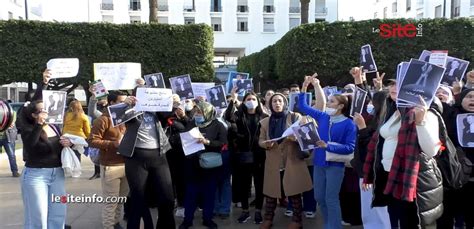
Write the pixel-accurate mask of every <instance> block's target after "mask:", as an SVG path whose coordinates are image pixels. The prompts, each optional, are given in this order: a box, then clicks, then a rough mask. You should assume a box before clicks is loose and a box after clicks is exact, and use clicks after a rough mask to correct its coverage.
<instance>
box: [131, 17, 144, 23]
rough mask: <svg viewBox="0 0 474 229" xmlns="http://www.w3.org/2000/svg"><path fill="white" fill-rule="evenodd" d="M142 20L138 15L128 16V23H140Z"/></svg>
mask: <svg viewBox="0 0 474 229" xmlns="http://www.w3.org/2000/svg"><path fill="white" fill-rule="evenodd" d="M140 22H142V19H141V18H140V16H130V23H140Z"/></svg>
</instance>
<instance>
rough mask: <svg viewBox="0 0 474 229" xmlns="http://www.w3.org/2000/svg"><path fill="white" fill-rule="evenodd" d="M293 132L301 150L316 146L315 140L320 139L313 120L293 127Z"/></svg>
mask: <svg viewBox="0 0 474 229" xmlns="http://www.w3.org/2000/svg"><path fill="white" fill-rule="evenodd" d="M293 133H294V135H295V137H296V140H297V141H298V143H299V145H300V149H301V151H306V150H312V149H314V148H316V147H317V145H316V142H317V141H319V140H320V137H319V134H318V131H317V129H316V126H315V125H314V123H313V122H308V123H306V124H304V125H300V126H295V127H293Z"/></svg>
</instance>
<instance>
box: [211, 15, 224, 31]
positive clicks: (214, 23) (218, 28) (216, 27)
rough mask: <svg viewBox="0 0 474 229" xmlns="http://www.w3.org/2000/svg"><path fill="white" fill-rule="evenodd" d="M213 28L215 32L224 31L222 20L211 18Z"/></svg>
mask: <svg viewBox="0 0 474 229" xmlns="http://www.w3.org/2000/svg"><path fill="white" fill-rule="evenodd" d="M211 27H212V28H213V29H214V31H222V18H220V17H211Z"/></svg>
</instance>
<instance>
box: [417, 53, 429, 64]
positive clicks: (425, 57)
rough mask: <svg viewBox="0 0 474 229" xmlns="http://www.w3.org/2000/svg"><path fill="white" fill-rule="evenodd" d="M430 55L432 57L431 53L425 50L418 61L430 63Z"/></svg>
mask: <svg viewBox="0 0 474 229" xmlns="http://www.w3.org/2000/svg"><path fill="white" fill-rule="evenodd" d="M430 55H431V51H428V50H423V52H421V55H420V57H419V58H418V60H421V61H424V62H430Z"/></svg>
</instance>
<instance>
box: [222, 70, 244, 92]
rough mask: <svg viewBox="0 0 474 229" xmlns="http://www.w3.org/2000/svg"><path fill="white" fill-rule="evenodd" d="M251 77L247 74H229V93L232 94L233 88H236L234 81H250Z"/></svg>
mask: <svg viewBox="0 0 474 229" xmlns="http://www.w3.org/2000/svg"><path fill="white" fill-rule="evenodd" d="M249 76H250V74H249V73H245V72H229V77H228V79H227V84H226V85H227V93H228V94H230V92H231V91H232V87H234V84H233V82H234V80H235V79H237V80H240V79H244V80H245V79H248V78H249Z"/></svg>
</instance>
